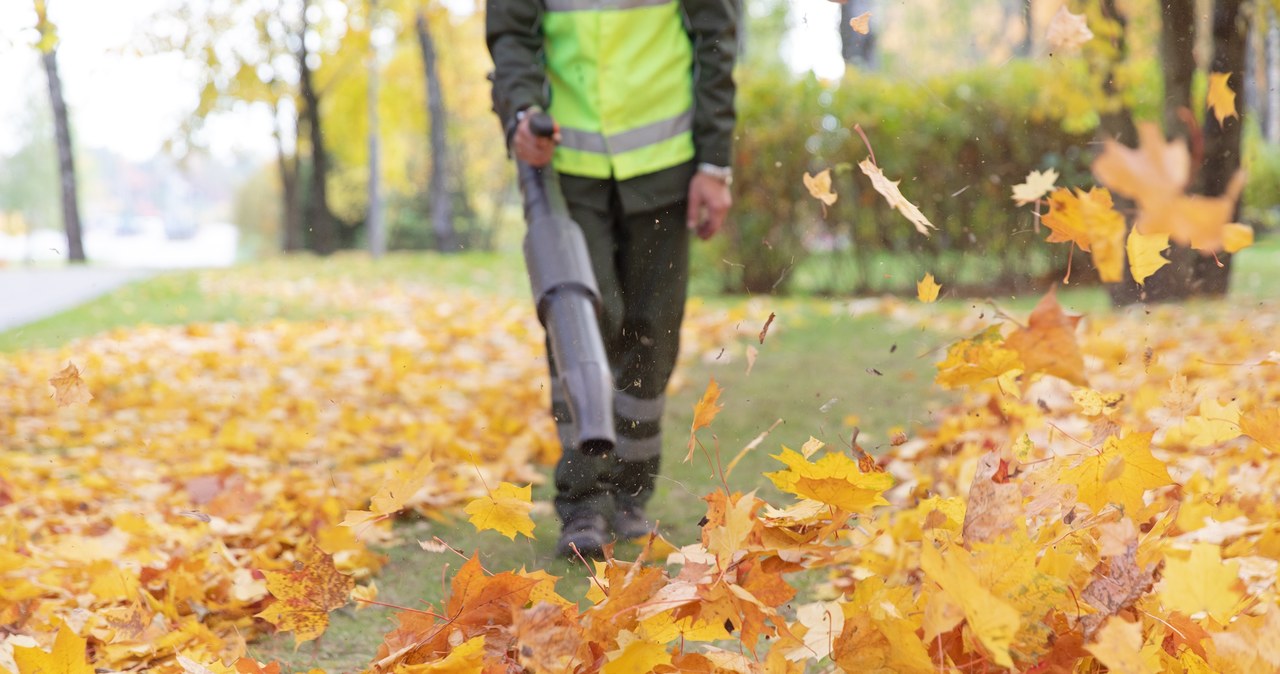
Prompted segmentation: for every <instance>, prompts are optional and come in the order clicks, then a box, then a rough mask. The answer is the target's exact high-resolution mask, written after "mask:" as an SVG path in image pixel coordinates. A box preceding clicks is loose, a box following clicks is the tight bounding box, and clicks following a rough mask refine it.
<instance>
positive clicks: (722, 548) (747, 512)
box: [706, 492, 756, 562]
mask: <svg viewBox="0 0 1280 674" xmlns="http://www.w3.org/2000/svg"><path fill="white" fill-rule="evenodd" d="M728 498H729V499H732V498H733V497H728ZM737 499H738V500H737V501H734V502H732V503H727V504H726V505H727V506H728V507H726V508H725V509H724V522H723V523H721V524H720V526H717V527H714V528H711V529H710V530H708V531H707V532H706V541H707V552H710V553H712V554H714V555H715V556H716V558H717V559H719V560H721V561H722V562H725V561H728V560H729V559H731V558H732V557H733V556H734V554H736V553H737V552H738V551H739V550H741V549H742V544H743V542H745V541H746V540H747V536H748V535H749V534H750V533H751V528H752V527H753V526H754V525H755V522H756V520H755V518H754V517H752V516H751V511H752V510H753V509H754V507H755V500H756V499H755V492H751V493H750V494H746V495H739V496H738V497H737Z"/></svg>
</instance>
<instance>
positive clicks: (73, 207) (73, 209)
mask: <svg viewBox="0 0 1280 674" xmlns="http://www.w3.org/2000/svg"><path fill="white" fill-rule="evenodd" d="M41 32H43V30H42V31H41ZM40 60H41V62H42V63H43V64H44V74H45V76H46V79H47V80H48V81H49V103H50V105H51V106H52V107H53V127H54V137H55V139H56V141H57V145H58V177H59V181H58V182H59V187H60V188H61V191H62V224H63V228H64V229H65V230H66V233H67V258H68V259H70V260H71V261H72V262H84V261H85V256H84V244H83V243H82V239H81V228H80V197H79V189H78V188H77V186H76V165H75V156H74V154H73V153H72V147H71V122H70V121H69V120H68V119H67V102H66V100H65V99H64V98H63V97H62V78H61V77H59V76H58V50H57V48H56V47H50V48H49V49H48V50H47V51H44V52H42V53H41V54H40Z"/></svg>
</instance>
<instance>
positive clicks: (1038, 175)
mask: <svg viewBox="0 0 1280 674" xmlns="http://www.w3.org/2000/svg"><path fill="white" fill-rule="evenodd" d="M1056 182H1058V172H1057V171H1055V170H1053V169H1045V170H1044V171H1032V172H1031V173H1028V174H1027V179H1026V180H1025V181H1023V183H1022V184H1020V185H1014V186H1013V202H1014V205H1016V206H1025V205H1027V204H1030V203H1033V202H1035V201H1038V200H1039V199H1040V198H1041V197H1043V196H1044V195H1046V194H1048V193H1049V192H1050V191H1052V190H1053V184H1054V183H1056Z"/></svg>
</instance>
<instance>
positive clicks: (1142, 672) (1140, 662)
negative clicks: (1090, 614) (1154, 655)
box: [1085, 617, 1160, 674]
mask: <svg viewBox="0 0 1280 674" xmlns="http://www.w3.org/2000/svg"><path fill="white" fill-rule="evenodd" d="M1085 650H1087V651H1089V652H1090V653H1092V654H1093V657H1095V658H1097V659H1098V662H1100V663H1102V664H1104V665H1106V666H1107V668H1108V669H1109V670H1110V671H1112V672H1115V674H1156V672H1159V671H1160V670H1159V668H1158V667H1155V666H1152V663H1151V662H1149V660H1148V658H1147V657H1145V656H1144V655H1143V653H1142V625H1141V624H1139V623H1131V622H1129V621H1127V620H1124V619H1122V618H1118V617H1112V618H1110V619H1108V620H1107V622H1106V623H1105V624H1104V625H1103V626H1102V629H1100V630H1098V639H1097V641H1095V642H1094V643H1091V644H1086V645H1085Z"/></svg>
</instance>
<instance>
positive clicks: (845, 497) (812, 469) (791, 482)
mask: <svg viewBox="0 0 1280 674" xmlns="http://www.w3.org/2000/svg"><path fill="white" fill-rule="evenodd" d="M773 458H775V459H777V460H778V461H781V462H782V463H784V464H786V466H787V469H786V470H780V471H778V472H776V473H765V477H767V478H769V479H770V480H771V481H772V482H773V484H774V485H776V486H777V487H778V489H780V490H782V491H784V492H787V493H788V494H795V495H796V496H799V497H801V498H807V499H813V500H814V501H821V502H822V503H825V504H827V505H829V506H835V507H836V508H840V509H841V510H846V511H848V512H854V513H864V512H867V511H869V510H870V509H871V508H872V507H874V506H878V505H888V504H889V502H888V501H886V500H884V496H883V492H884V491H885V490H887V489H889V488H890V487H892V486H893V477H892V476H890V475H889V474H888V473H864V472H862V470H861V469H860V468H859V467H858V462H857V461H855V460H853V459H851V458H849V457H848V456H846V455H845V454H842V453H841V454H827V455H825V456H823V457H822V458H821V459H819V460H818V461H817V462H816V463H810V462H809V460H808V459H806V458H805V457H804V456H803V455H801V454H799V453H797V452H795V451H794V450H791V449H787V448H786V447H783V448H782V453H780V454H774V455H773Z"/></svg>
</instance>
